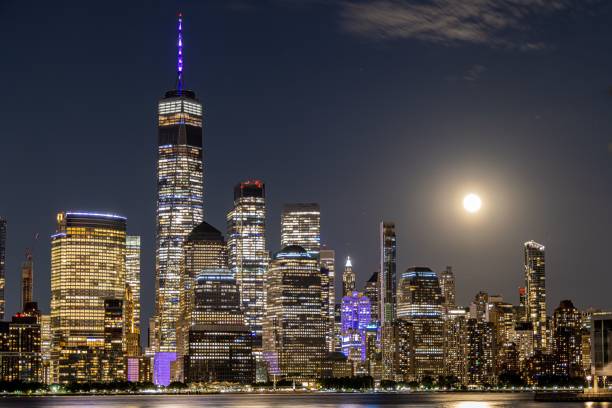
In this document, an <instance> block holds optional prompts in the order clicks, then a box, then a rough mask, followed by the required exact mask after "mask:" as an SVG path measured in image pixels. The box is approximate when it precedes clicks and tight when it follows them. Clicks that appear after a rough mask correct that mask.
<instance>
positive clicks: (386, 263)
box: [378, 222, 397, 323]
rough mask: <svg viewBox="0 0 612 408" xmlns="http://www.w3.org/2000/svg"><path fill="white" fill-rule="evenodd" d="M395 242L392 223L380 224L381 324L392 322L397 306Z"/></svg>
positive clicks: (379, 277)
mask: <svg viewBox="0 0 612 408" xmlns="http://www.w3.org/2000/svg"><path fill="white" fill-rule="evenodd" d="M396 264H397V242H396V238H395V224H394V223H392V222H381V223H380V273H379V275H378V279H379V280H380V283H379V288H380V296H379V300H378V301H379V304H380V311H379V316H380V320H381V323H384V322H386V321H394V320H395V318H396V314H397V312H396V306H397V298H396V297H397V272H396V269H397V266H396Z"/></svg>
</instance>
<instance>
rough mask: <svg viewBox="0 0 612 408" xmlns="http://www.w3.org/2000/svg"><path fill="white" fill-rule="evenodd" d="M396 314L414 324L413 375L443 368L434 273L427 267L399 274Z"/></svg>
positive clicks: (439, 306)
mask: <svg viewBox="0 0 612 408" xmlns="http://www.w3.org/2000/svg"><path fill="white" fill-rule="evenodd" d="M397 300H398V304H397V317H398V319H405V320H407V321H408V322H409V323H412V326H413V328H414V356H415V360H414V367H415V370H414V371H415V376H416V378H417V379H419V380H420V379H422V378H423V377H424V376H430V377H434V378H436V377H437V376H439V375H442V374H443V372H444V320H443V318H442V293H441V291H440V284H439V281H438V276H437V275H436V273H435V272H433V271H432V270H431V269H429V268H425V267H414V268H409V269H408V270H406V272H403V273H402V274H401V276H400V283H399V290H398V299H397Z"/></svg>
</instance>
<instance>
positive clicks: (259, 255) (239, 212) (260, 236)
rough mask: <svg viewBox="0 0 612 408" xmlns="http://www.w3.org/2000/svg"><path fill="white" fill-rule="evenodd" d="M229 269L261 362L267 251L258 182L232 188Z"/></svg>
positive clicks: (263, 192)
mask: <svg viewBox="0 0 612 408" xmlns="http://www.w3.org/2000/svg"><path fill="white" fill-rule="evenodd" d="M227 230H228V234H227V235H228V249H229V251H228V252H229V267H230V270H231V271H232V273H233V274H234V276H235V277H236V281H237V282H238V287H239V288H240V304H241V306H242V310H243V312H244V316H245V322H246V324H247V326H248V327H249V329H250V330H251V332H252V333H253V352H254V353H255V356H256V358H257V360H258V361H261V333H262V324H263V317H264V281H265V278H266V271H267V269H268V258H269V254H268V251H267V249H266V189H265V185H264V183H263V182H262V181H260V180H249V181H244V182H242V183H239V184H238V185H236V187H235V188H234V208H233V209H232V210H231V211H230V212H229V213H228V214H227Z"/></svg>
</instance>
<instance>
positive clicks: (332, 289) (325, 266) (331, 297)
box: [319, 249, 336, 352]
mask: <svg viewBox="0 0 612 408" xmlns="http://www.w3.org/2000/svg"><path fill="white" fill-rule="evenodd" d="M319 265H320V267H321V301H322V303H323V310H322V313H323V320H324V321H326V322H327V323H326V329H325V330H326V331H325V343H326V344H327V351H329V352H333V351H334V309H335V306H336V285H335V280H336V252H335V251H334V250H333V249H321V251H320V253H319Z"/></svg>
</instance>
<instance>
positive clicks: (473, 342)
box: [466, 318, 495, 386]
mask: <svg viewBox="0 0 612 408" xmlns="http://www.w3.org/2000/svg"><path fill="white" fill-rule="evenodd" d="M466 337H467V350H466V351H467V376H466V377H467V378H466V382H467V384H468V385H477V386H483V385H486V384H489V385H493V384H494V383H495V327H494V326H493V324H492V323H489V322H484V321H481V320H478V319H475V318H470V319H468V320H467V323H466Z"/></svg>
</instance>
